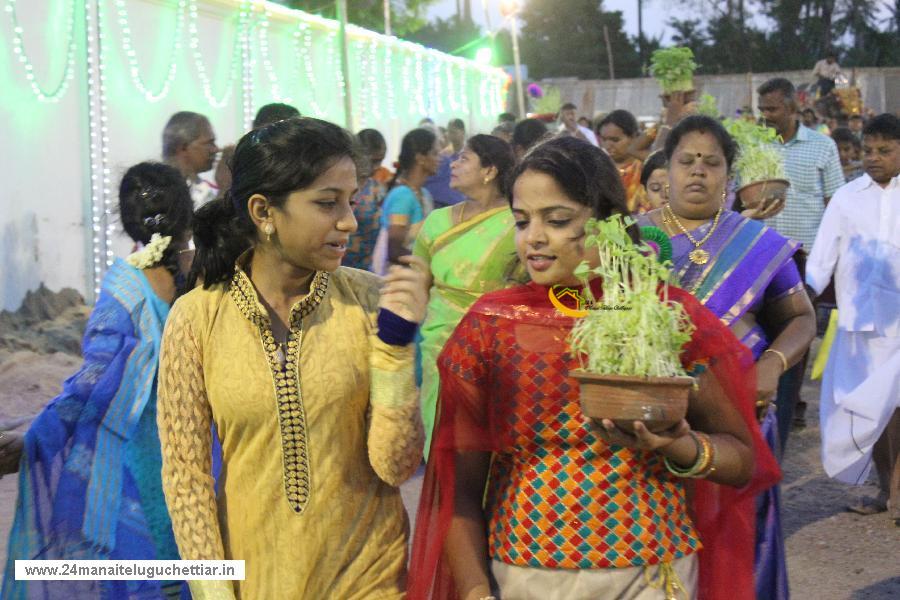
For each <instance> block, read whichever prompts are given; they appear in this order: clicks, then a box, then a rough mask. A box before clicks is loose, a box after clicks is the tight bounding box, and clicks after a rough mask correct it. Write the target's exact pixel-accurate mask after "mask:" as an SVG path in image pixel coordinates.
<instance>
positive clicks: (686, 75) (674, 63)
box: [650, 47, 697, 94]
mask: <svg viewBox="0 0 900 600" xmlns="http://www.w3.org/2000/svg"><path fill="white" fill-rule="evenodd" d="M696 70H697V63H695V62H694V53H693V52H692V51H691V49H690V48H682V47H675V48H660V49H659V50H655V51H654V52H653V55H652V56H651V57H650V74H651V75H652V76H653V77H654V78H655V79H656V80H657V81H659V84H660V86H662V91H663V93H664V94H671V93H673V92H688V91H690V90H692V89H694V71H696Z"/></svg>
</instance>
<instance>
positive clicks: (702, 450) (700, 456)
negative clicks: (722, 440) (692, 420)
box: [663, 431, 709, 477]
mask: <svg viewBox="0 0 900 600" xmlns="http://www.w3.org/2000/svg"><path fill="white" fill-rule="evenodd" d="M688 435H689V436H691V438H693V440H694V444H696V446H697V459H696V460H695V461H694V464H692V465H691V466H690V467H688V468H687V469H683V468H681V467H679V466H677V465H675V464H673V463H672V461H670V460H669V457H668V456H664V457H663V463H664V464H665V465H666V469H667V470H668V471H669V473H671V474H672V475H675V476H676V477H695V476H696V475H697V473H699V472H700V471H701V470H702V469H704V468H705V467H706V466H707V465H708V463H709V446H708V445H707V444H704V443H703V441H702V440H701V438H700V437H699V436H698V435H697V434H696V433H695V432H694V431H688Z"/></svg>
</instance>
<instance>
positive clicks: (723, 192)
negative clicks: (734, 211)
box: [722, 189, 728, 206]
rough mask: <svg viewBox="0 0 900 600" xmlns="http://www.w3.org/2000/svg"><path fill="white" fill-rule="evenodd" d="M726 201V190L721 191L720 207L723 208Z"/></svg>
mask: <svg viewBox="0 0 900 600" xmlns="http://www.w3.org/2000/svg"><path fill="white" fill-rule="evenodd" d="M727 199H728V190H727V189H724V190H722V206H725V201H726V200H727Z"/></svg>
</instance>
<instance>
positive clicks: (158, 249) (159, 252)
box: [125, 233, 172, 269]
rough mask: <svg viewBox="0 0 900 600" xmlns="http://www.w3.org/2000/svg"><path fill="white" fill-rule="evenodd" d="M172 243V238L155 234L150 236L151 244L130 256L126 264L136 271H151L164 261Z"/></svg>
mask: <svg viewBox="0 0 900 600" xmlns="http://www.w3.org/2000/svg"><path fill="white" fill-rule="evenodd" d="M170 243H172V236H170V235H166V236H162V235H160V234H158V233H154V234H153V235H152V236H150V242H149V243H148V244H147V245H146V246H144V247H143V248H141V249H140V250H138V251H137V252H132V253H131V254H129V255H128V258H126V259H125V262H127V263H128V264H129V265H131V266H132V267H134V268H136V269H149V268H150V267H152V266H154V265H156V264H158V263H159V261H161V260H162V257H163V252H165V251H166V248H168V247H169V244H170Z"/></svg>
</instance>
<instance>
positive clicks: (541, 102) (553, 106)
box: [534, 87, 562, 114]
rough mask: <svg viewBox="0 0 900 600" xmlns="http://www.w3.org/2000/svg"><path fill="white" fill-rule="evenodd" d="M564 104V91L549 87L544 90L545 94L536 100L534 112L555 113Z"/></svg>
mask: <svg viewBox="0 0 900 600" xmlns="http://www.w3.org/2000/svg"><path fill="white" fill-rule="evenodd" d="M561 106H562V92H560V91H559V88H556V87H548V88H546V89H544V90H543V96H541V97H539V98H536V99H535V100H534V112H536V113H538V114H555V113H558V112H559V107H561Z"/></svg>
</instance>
